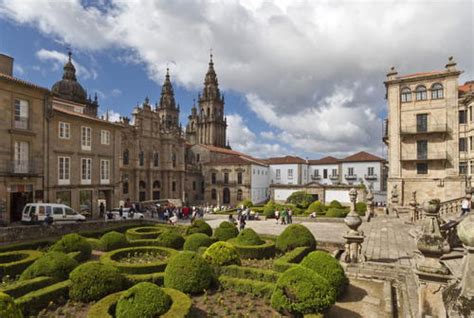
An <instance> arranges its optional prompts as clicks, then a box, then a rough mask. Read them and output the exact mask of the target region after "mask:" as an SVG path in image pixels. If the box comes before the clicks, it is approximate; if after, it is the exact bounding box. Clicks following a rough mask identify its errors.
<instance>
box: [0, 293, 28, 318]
mask: <svg viewBox="0 0 474 318" xmlns="http://www.w3.org/2000/svg"><path fill="white" fill-rule="evenodd" d="M0 317H5V318H23V314H22V313H21V310H20V308H18V307H17V305H16V304H15V301H14V300H13V298H12V297H10V296H9V295H7V294H5V293H2V292H0Z"/></svg>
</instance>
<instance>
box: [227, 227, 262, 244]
mask: <svg viewBox="0 0 474 318" xmlns="http://www.w3.org/2000/svg"><path fill="white" fill-rule="evenodd" d="M232 241H233V242H235V243H236V244H238V245H252V246H253V245H261V244H264V243H265V241H263V240H262V239H261V238H260V236H258V234H257V232H255V231H254V230H253V229H250V228H248V229H245V230H243V231H240V233H239V235H237V237H236V238H235V239H233V240H232Z"/></svg>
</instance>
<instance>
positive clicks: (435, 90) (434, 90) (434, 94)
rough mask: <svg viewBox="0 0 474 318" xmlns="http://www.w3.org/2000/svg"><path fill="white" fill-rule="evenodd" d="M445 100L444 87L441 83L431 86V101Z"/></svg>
mask: <svg viewBox="0 0 474 318" xmlns="http://www.w3.org/2000/svg"><path fill="white" fill-rule="evenodd" d="M441 98H443V85H441V84H440V83H435V84H433V86H431V99H441Z"/></svg>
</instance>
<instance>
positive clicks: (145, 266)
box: [100, 246, 178, 274]
mask: <svg viewBox="0 0 474 318" xmlns="http://www.w3.org/2000/svg"><path fill="white" fill-rule="evenodd" d="M177 253H178V252H177V251H176V250H173V249H170V248H166V247H159V246H142V247H127V248H121V249H118V250H114V251H110V252H108V253H105V254H104V255H102V256H101V257H100V261H101V262H102V263H104V264H107V265H110V266H113V267H115V268H117V269H118V270H119V271H120V272H122V273H127V274H150V273H156V272H162V271H164V270H165V267H166V265H167V264H168V259H169V258H170V257H172V256H174V255H176V254H177ZM153 255H162V256H163V259H162V260H155V261H147V262H143V263H133V264H132V263H129V262H124V261H121V260H124V259H125V258H128V257H140V256H144V257H146V256H153Z"/></svg>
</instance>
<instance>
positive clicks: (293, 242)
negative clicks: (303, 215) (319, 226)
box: [276, 224, 316, 252]
mask: <svg viewBox="0 0 474 318" xmlns="http://www.w3.org/2000/svg"><path fill="white" fill-rule="evenodd" d="M300 246H307V247H309V248H311V249H313V250H314V249H315V248H316V239H315V238H314V236H313V234H312V233H311V232H310V231H309V230H308V228H307V227H305V226H303V225H301V224H290V225H289V226H288V227H287V228H286V229H285V230H284V231H283V232H282V233H281V234H280V235H278V238H277V240H276V248H277V249H278V250H279V251H282V252H287V251H291V250H292V249H295V248H297V247H300Z"/></svg>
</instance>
